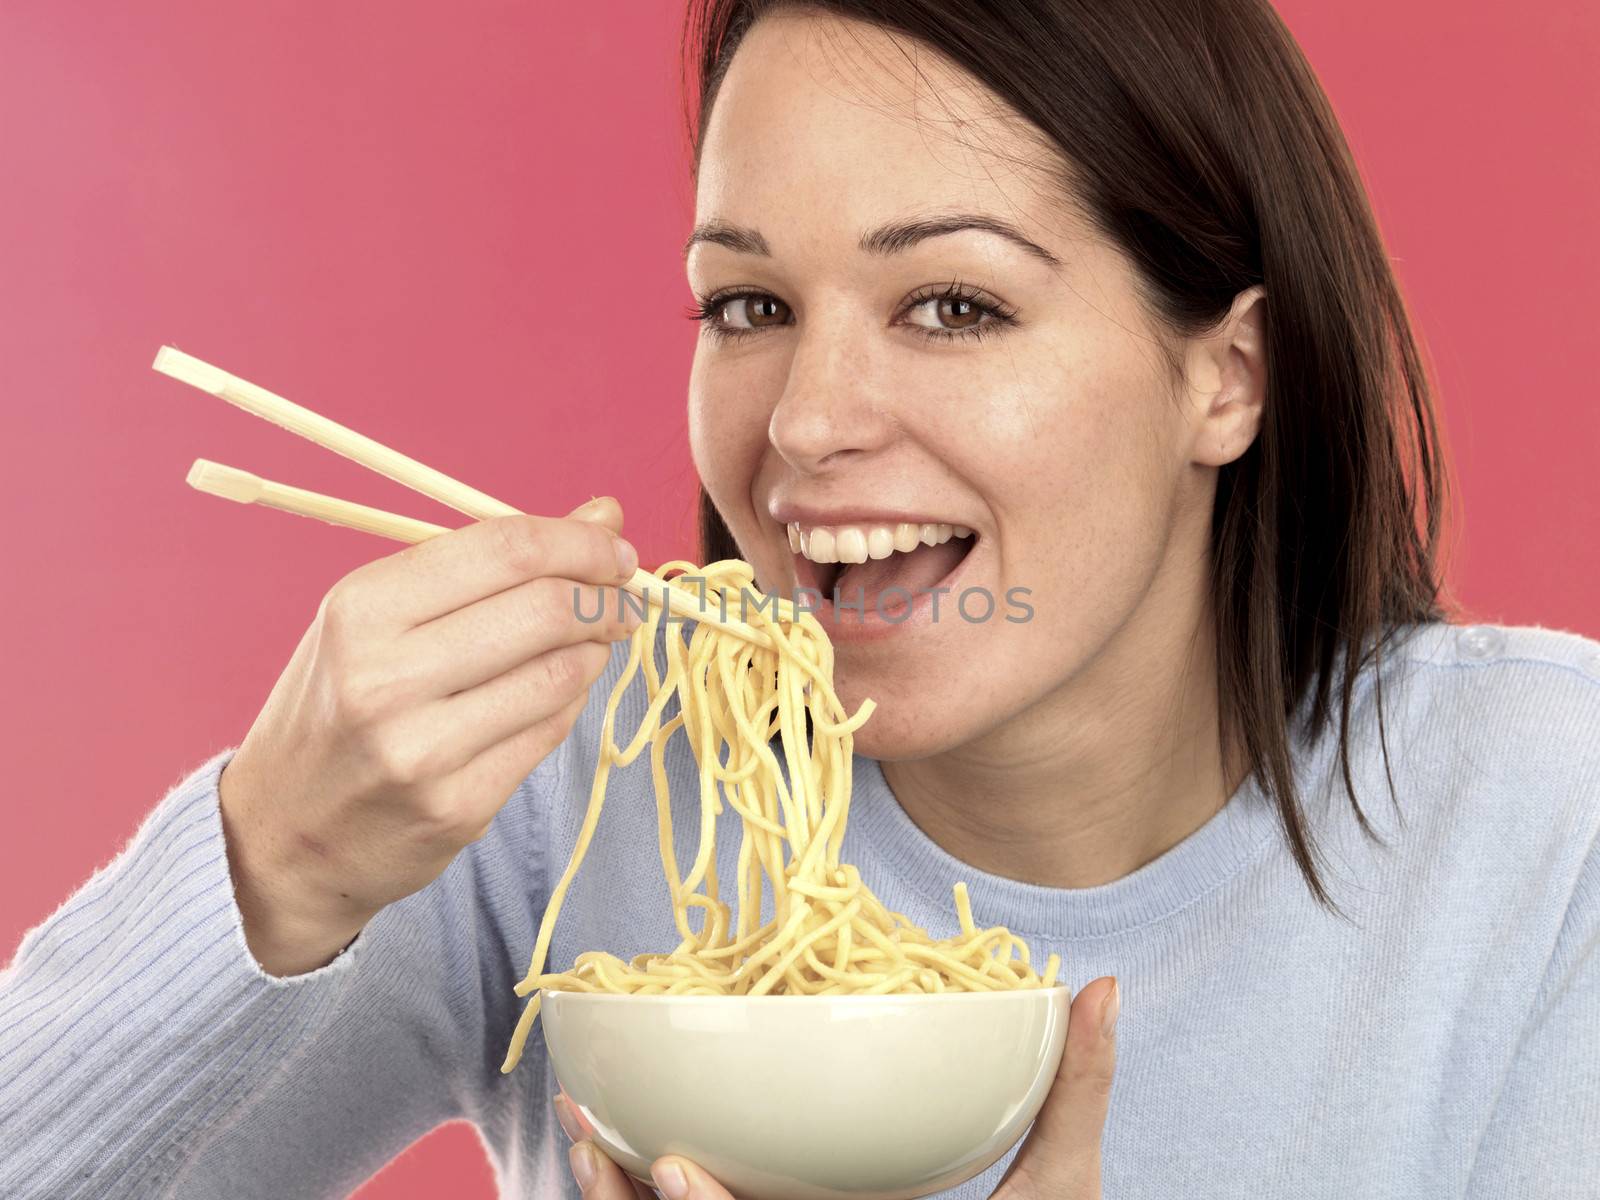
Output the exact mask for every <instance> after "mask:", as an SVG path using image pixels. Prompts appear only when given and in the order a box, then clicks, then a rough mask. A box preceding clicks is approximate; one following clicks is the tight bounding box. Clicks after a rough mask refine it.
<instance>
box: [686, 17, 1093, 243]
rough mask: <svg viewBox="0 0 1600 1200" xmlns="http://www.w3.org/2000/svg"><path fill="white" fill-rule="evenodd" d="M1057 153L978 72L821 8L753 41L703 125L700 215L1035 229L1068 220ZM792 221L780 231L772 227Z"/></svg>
mask: <svg viewBox="0 0 1600 1200" xmlns="http://www.w3.org/2000/svg"><path fill="white" fill-rule="evenodd" d="M1058 164H1059V157H1058V156H1057V155H1056V153H1055V152H1054V151H1053V150H1052V149H1051V148H1050V146H1049V145H1048V143H1047V141H1046V140H1045V139H1044V138H1043V136H1042V135H1041V134H1039V132H1038V131H1037V130H1036V129H1035V128H1034V127H1033V126H1032V125H1030V124H1029V123H1028V122H1026V121H1025V120H1023V119H1022V118H1021V117H1019V116H1018V115H1017V114H1016V113H1015V112H1014V111H1012V110H1011V109H1010V108H1009V107H1007V106H1006V105H1005V103H1004V102H1003V101H1002V100H1001V99H1000V98H999V97H997V96H996V95H994V93H992V92H990V91H989V90H988V89H987V88H986V87H984V86H983V85H982V84H981V83H980V82H979V81H978V80H977V79H976V78H974V77H973V76H971V75H969V74H967V73H966V72H965V71H964V70H962V69H961V68H959V67H958V66H956V65H955V64H953V63H951V62H950V61H949V60H948V59H945V58H943V57H942V56H940V55H939V54H937V53H936V52H935V51H933V50H932V49H931V48H929V47H928V46H926V45H925V44H922V43H919V42H917V41H915V40H914V39H911V38H908V37H904V36H901V35H897V34H893V33H891V32H889V31H886V30H883V29H880V28H878V27H876V26H873V25H869V24H866V23H863V22H859V21H852V20H847V19H843V18H839V17H834V16H830V15H823V14H818V13H815V12H803V11H802V12H784V11H780V12H778V13H774V14H771V15H769V16H766V17H763V18H761V19H760V20H759V21H757V22H756V24H755V25H754V26H753V27H752V28H751V30H750V31H749V32H748V33H747V34H746V35H745V39H744V41H743V42H742V43H741V44H740V46H739V48H738V50H737V51H736V52H735V54H734V57H733V61H732V63H731V64H730V65H729V68H728V72H727V75H726V77H725V78H724V81H723V84H722V86H721V88H720V89H719V91H718V95H717V99H716V102H715V104H714V106H713V108H712V112H711V116H710V119H709V120H708V122H707V125H706V129H705V136H704V142H703V145H702V150H701V160H700V172H699V177H698V180H697V184H696V196H695V204H696V210H697V217H698V219H700V220H705V219H708V218H713V217H716V218H724V219H728V220H733V221H739V220H748V221H750V222H752V223H755V222H759V223H762V224H763V225H764V227H765V226H771V228H770V229H769V231H768V232H769V239H770V240H772V241H773V242H775V243H777V244H775V245H774V250H775V251H776V252H778V253H782V252H783V249H784V247H783V246H782V244H781V243H782V242H783V241H784V240H786V239H785V236H784V235H785V232H786V231H787V230H790V229H797V230H809V231H812V232H815V231H817V230H819V229H821V228H834V227H837V228H839V229H841V230H848V231H851V232H850V236H851V237H852V238H853V237H854V236H855V234H854V231H856V230H859V229H863V228H866V227H868V226H870V225H874V224H876V223H878V222H880V221H882V220H884V219H886V218H888V217H892V216H899V215H903V214H905V213H907V212H913V211H921V210H926V209H936V208H960V209H977V210H980V211H984V210H986V211H990V212H994V213H995V214H996V215H1001V216H1004V217H1005V218H1006V219H1008V220H1011V221H1013V222H1015V223H1017V224H1019V225H1022V226H1024V227H1025V229H1027V230H1028V231H1029V232H1030V234H1031V233H1032V232H1035V231H1036V232H1039V233H1040V235H1041V238H1042V237H1044V236H1048V231H1050V230H1052V229H1057V230H1058V229H1060V227H1061V224H1062V222H1063V220H1064V219H1066V218H1067V216H1068V213H1067V211H1066V207H1067V206H1066V204H1065V202H1064V197H1063V196H1062V194H1061V191H1060V189H1061V174H1060V171H1059V166H1058ZM779 221H781V222H783V223H784V224H783V225H782V226H781V227H780V226H778V225H777V224H775V222H779Z"/></svg>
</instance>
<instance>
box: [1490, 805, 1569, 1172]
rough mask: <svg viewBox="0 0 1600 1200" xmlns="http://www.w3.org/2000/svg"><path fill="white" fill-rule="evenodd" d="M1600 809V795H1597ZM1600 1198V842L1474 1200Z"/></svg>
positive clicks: (1510, 1082)
mask: <svg viewBox="0 0 1600 1200" xmlns="http://www.w3.org/2000/svg"><path fill="white" fill-rule="evenodd" d="M1595 805H1596V808H1597V809H1600V791H1597V792H1596V794H1595ZM1595 1196H1600V842H1596V843H1595V844H1593V845H1591V846H1590V851H1589V856H1588V858H1587V860H1586V861H1585V863H1584V866H1583V868H1582V871H1581V874H1580V875H1579V877H1578V881H1577V885H1576V887H1575V888H1574V890H1573V894H1572V901H1571V904H1570V906H1569V907H1568V910H1567V915H1566V918H1565V920H1564V922H1563V924H1562V928H1561V932H1560V934H1559V935H1558V937H1557V939H1556V944H1555V950H1554V953H1553V955H1552V957H1551V960H1550V966H1549V968H1548V970H1547V971H1546V973H1545V978H1544V981H1543V983H1542V984H1541V986H1540V988H1539V991H1538V995H1537V996H1536V997H1535V998H1534V1002H1533V1005H1532V1007H1531V1010H1530V1016H1529V1018H1528V1022H1527V1025H1526V1027H1525V1028H1524V1030H1523V1033H1522V1040H1521V1044H1520V1045H1519V1046H1518V1048H1517V1054H1516V1057H1515V1059H1514V1061H1513V1063H1512V1066H1511V1070H1510V1073H1509V1075H1508V1076H1507V1078H1506V1080H1505V1083H1504V1085H1503V1087H1502V1088H1501V1092H1500V1096H1499V1100H1498V1102H1497V1103H1496V1105H1495V1109H1494V1113H1493V1115H1492V1117H1491V1118H1490V1121H1489V1125H1488V1128H1487V1129H1486V1131H1485V1133H1484V1137H1483V1140H1482V1142H1481V1143H1480V1145H1479V1147H1478V1154H1477V1158H1476V1160H1475V1162H1474V1164H1473V1170H1472V1176H1471V1179H1470V1182H1469V1184H1468V1187H1467V1200H1490V1197H1495V1198H1497V1200H1503V1198H1505V1197H1528V1198H1529V1200H1534V1198H1537V1200H1593V1198H1594V1197H1595Z"/></svg>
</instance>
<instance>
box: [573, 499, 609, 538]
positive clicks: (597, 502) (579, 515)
mask: <svg viewBox="0 0 1600 1200" xmlns="http://www.w3.org/2000/svg"><path fill="white" fill-rule="evenodd" d="M567 516H568V518H570V519H572V520H576V521H588V522H590V523H592V524H595V525H604V526H605V527H606V528H607V529H609V530H611V532H612V533H621V532H622V505H621V504H619V503H617V498H616V497H615V496H594V497H592V498H591V499H589V500H588V501H587V502H585V503H583V504H580V505H578V507H577V508H575V509H573V510H572V511H571V512H569V513H568V514H567Z"/></svg>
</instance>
